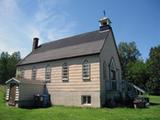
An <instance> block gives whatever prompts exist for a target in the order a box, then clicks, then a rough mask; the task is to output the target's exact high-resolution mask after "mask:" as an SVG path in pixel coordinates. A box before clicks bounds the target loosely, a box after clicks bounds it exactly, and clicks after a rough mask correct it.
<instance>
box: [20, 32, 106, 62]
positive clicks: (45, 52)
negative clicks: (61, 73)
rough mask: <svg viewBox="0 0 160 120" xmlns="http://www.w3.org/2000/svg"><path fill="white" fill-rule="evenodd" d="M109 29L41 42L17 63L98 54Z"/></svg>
mask: <svg viewBox="0 0 160 120" xmlns="http://www.w3.org/2000/svg"><path fill="white" fill-rule="evenodd" d="M108 34H109V30H105V31H99V30H97V31H93V32H88V33H83V34H80V35H76V36H72V37H68V38H63V39H60V40H56V41H52V42H48V43H44V44H41V45H40V46H39V47H38V48H36V49H35V50H33V51H32V52H31V53H30V54H29V55H27V56H26V57H25V58H24V59H23V60H21V61H20V62H19V63H18V64H17V65H25V64H32V63H39V62H45V61H51V60H58V59H64V58H71V57H78V56H84V55H91V54H98V53H100V51H101V48H102V47H103V44H104V40H105V39H106V37H107V36H108Z"/></svg>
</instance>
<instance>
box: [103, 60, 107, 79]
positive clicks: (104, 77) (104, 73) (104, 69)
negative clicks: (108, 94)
mask: <svg viewBox="0 0 160 120" xmlns="http://www.w3.org/2000/svg"><path fill="white" fill-rule="evenodd" d="M106 67H107V64H106V61H104V62H103V79H104V80H106V79H107V70H106Z"/></svg>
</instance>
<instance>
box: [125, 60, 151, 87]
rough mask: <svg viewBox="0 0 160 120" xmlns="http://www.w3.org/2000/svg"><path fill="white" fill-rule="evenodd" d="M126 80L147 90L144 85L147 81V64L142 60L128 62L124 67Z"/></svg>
mask: <svg viewBox="0 0 160 120" xmlns="http://www.w3.org/2000/svg"><path fill="white" fill-rule="evenodd" d="M126 79H127V80H129V81H130V82H132V83H134V84H136V85H137V86H139V87H141V88H143V89H144V90H147V88H146V83H147V81H148V79H149V72H148V66H147V64H145V63H144V62H143V60H137V61H135V62H129V63H128V64H127V66H126Z"/></svg>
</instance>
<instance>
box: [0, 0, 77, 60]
mask: <svg viewBox="0 0 160 120" xmlns="http://www.w3.org/2000/svg"><path fill="white" fill-rule="evenodd" d="M35 1H36V2H35ZM35 1H34V2H35V3H34V2H33V1H32V0H28V1H27V2H28V3H27V2H24V1H21V0H0V6H1V7H0V26H1V27H0V43H1V44H0V51H8V52H9V53H12V52H15V51H20V52H21V54H22V56H23V57H24V56H25V55H26V54H28V53H29V52H30V51H31V47H32V41H31V40H32V38H33V37H40V42H41V43H42V42H46V41H49V40H54V39H58V38H62V37H64V36H67V35H69V34H72V33H73V29H74V27H75V25H76V23H75V22H74V21H70V20H69V18H70V17H69V15H68V13H66V12H64V11H59V10H58V6H61V5H62V4H65V3H66V2H67V0H66V1H64V3H62V2H59V1H58V0H54V1H53V0H45V1H44V0H35ZM23 2H24V3H23ZM28 4H29V5H30V6H28V7H31V8H27V9H32V13H29V12H28V11H25V9H26V8H24V6H25V5H28ZM32 4H33V5H32ZM34 4H35V5H36V6H35V5H34ZM33 6H34V7H36V8H33Z"/></svg>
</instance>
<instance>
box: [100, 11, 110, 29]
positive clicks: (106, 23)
mask: <svg viewBox="0 0 160 120" xmlns="http://www.w3.org/2000/svg"><path fill="white" fill-rule="evenodd" d="M99 23H100V25H99V27H100V30H101V31H103V30H107V29H109V28H111V23H112V22H111V20H110V19H109V18H107V17H106V14H105V11H104V17H103V18H101V19H100V20H99Z"/></svg>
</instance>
